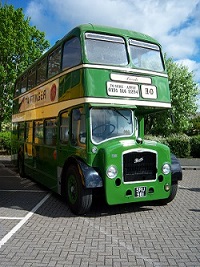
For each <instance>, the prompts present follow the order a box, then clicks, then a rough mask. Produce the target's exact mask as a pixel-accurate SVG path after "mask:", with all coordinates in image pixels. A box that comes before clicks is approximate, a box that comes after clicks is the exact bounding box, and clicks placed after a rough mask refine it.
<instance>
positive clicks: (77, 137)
mask: <svg viewBox="0 0 200 267" xmlns="http://www.w3.org/2000/svg"><path fill="white" fill-rule="evenodd" d="M71 142H72V145H75V146H81V147H84V146H85V144H86V128H85V114H83V108H79V109H74V110H73V111H72V137H71Z"/></svg>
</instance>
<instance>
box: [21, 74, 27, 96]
mask: <svg viewBox="0 0 200 267" xmlns="http://www.w3.org/2000/svg"><path fill="white" fill-rule="evenodd" d="M26 90H27V76H26V74H25V75H24V76H23V77H22V81H21V92H20V93H21V94H23V93H25V92H26Z"/></svg>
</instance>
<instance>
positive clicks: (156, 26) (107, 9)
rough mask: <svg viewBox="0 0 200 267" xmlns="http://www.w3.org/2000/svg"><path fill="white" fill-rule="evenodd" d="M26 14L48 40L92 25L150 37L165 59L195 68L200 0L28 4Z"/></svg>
mask: <svg viewBox="0 0 200 267" xmlns="http://www.w3.org/2000/svg"><path fill="white" fill-rule="evenodd" d="M26 13H27V15H28V16H31V21H32V23H33V24H34V25H36V26H37V27H38V28H39V29H40V30H43V31H45V32H46V34H47V38H50V39H53V38H61V37H62V36H63V35H64V34H65V33H67V32H68V31H69V30H70V29H71V28H72V27H74V26H76V25H79V24H82V23H94V24H103V25H108V26H113V27H121V28H126V29H130V30H135V31H140V32H143V33H146V34H149V35H151V36H152V37H154V38H156V39H158V40H159V42H160V43H161V44H162V46H163V50H164V52H166V53H167V56H170V57H173V58H174V59H176V60H182V62H185V63H187V64H189V61H186V60H190V61H191V62H193V63H194V64H195V56H196V55H198V54H200V37H199V36H200V16H199V14H200V0H190V1H188V0H182V1H177V0H164V1H163V0H143V1H141V0H103V1H102V0H95V1H94V0H81V1H80V0H65V1H64V0H43V1H40V0H31V1H30V4H29V5H28V8H27V10H26ZM196 61H200V58H198V59H196ZM191 62H190V64H191ZM196 64H197V69H198V70H199V63H196ZM199 73H200V72H199ZM195 77H197V79H198V81H200V77H199V75H198V74H196V76H195Z"/></svg>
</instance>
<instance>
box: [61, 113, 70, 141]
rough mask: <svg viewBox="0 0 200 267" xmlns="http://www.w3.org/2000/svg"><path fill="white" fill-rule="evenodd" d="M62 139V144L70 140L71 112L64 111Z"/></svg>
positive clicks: (62, 116)
mask: <svg viewBox="0 0 200 267" xmlns="http://www.w3.org/2000/svg"><path fill="white" fill-rule="evenodd" d="M60 141H61V143H62V144H67V143H68V141H69V114H68V112H65V113H62V114H61V117H60Z"/></svg>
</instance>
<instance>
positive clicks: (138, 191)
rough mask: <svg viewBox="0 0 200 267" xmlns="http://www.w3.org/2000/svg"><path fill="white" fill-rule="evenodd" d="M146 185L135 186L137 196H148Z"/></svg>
mask: <svg viewBox="0 0 200 267" xmlns="http://www.w3.org/2000/svg"><path fill="white" fill-rule="evenodd" d="M146 193H147V188H146V186H140V187H135V197H146Z"/></svg>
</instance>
